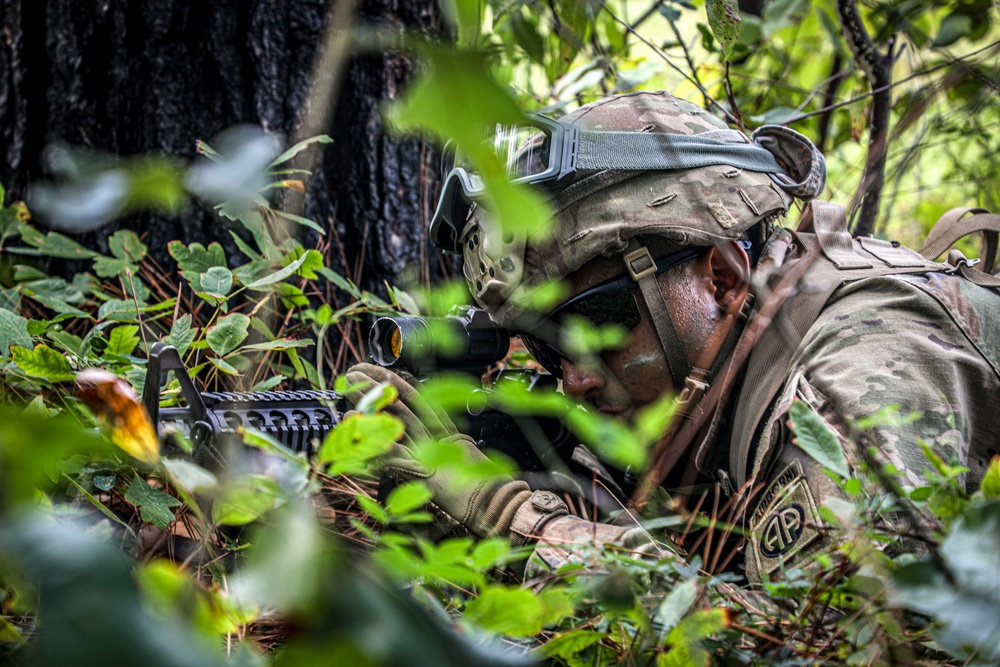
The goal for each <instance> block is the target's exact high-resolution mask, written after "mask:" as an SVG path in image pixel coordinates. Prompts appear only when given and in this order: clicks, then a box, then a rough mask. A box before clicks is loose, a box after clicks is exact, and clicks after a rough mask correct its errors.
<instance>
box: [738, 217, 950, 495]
mask: <svg viewBox="0 0 1000 667" xmlns="http://www.w3.org/2000/svg"><path fill="white" fill-rule="evenodd" d="M794 237H795V241H796V242H797V243H798V244H800V245H801V246H802V247H803V248H804V249H805V251H806V252H805V256H807V257H808V256H811V257H814V258H815V259H814V260H813V261H812V263H811V265H810V266H809V268H808V271H806V272H805V274H804V276H803V277H802V279H801V280H799V281H798V284H797V285H796V286H794V289H795V292H794V294H792V295H791V296H789V297H788V298H787V300H786V301H785V302H784V303H783V305H782V307H781V309H780V311H779V312H778V313H777V315H776V316H775V317H774V319H773V321H772V322H770V325H769V326H768V327H767V329H766V330H765V331H764V332H763V334H761V336H760V339H759V340H758V341H757V343H756V345H754V348H753V353H752V354H751V355H750V359H749V362H748V363H747V370H746V377H745V379H744V381H743V389H742V390H741V391H740V395H739V399H738V401H737V404H736V405H737V407H736V413H735V416H734V425H733V436H732V443H731V447H730V471H731V472H732V473H733V475H734V479H733V481H734V482H735V486H736V487H737V488H739V487H740V486H742V485H743V484H744V483H745V482H746V480H747V479H748V478H749V477H750V476H751V475H753V474H754V473H755V471H756V468H757V466H758V464H759V463H760V462H761V461H763V460H764V458H765V456H766V454H767V452H766V451H764V450H765V449H766V443H762V446H761V447H759V448H758V449H759V451H758V452H757V455H756V457H755V459H756V460H755V461H749V460H748V457H749V454H750V449H751V443H752V441H753V438H754V436H755V434H756V432H757V428H758V425H759V424H760V423H761V421H762V420H763V419H765V418H766V416H767V411H768V410H769V408H770V404H771V400H772V398H773V397H774V396H775V395H776V394H777V393H778V391H780V389H781V385H782V384H783V383H784V381H785V376H786V372H785V371H786V370H787V368H788V365H789V364H790V363H791V361H792V357H793V356H794V355H795V352H796V350H797V349H798V345H799V342H800V341H801V340H802V338H803V337H804V336H805V334H806V331H808V329H809V328H810V327H811V326H812V325H813V323H814V322H815V321H816V319H817V318H818V317H819V314H820V312H821V311H822V310H823V308H824V307H825V306H826V303H827V301H829V299H830V296H831V295H832V294H833V293H834V292H835V291H836V290H837V289H838V288H839V287H840V286H841V285H843V284H844V283H847V282H852V281H856V280H862V279H864V278H872V277H876V276H885V275H903V274H913V273H926V272H928V271H942V270H947V269H952V270H954V269H953V267H949V266H948V265H945V264H937V263H935V262H932V261H930V260H927V259H925V258H923V257H921V256H920V255H918V254H917V253H915V252H913V251H912V250H910V249H908V248H905V247H903V246H896V245H893V244H891V243H889V242H874V240H873V242H869V243H862V242H860V241H858V240H856V239H852V238H851V237H850V234H849V233H848V232H847V224H846V215H845V212H844V209H843V208H842V207H841V206H838V205H836V204H831V203H829V202H815V201H814V202H811V203H810V204H809V205H808V208H807V209H806V211H805V212H804V213H803V216H802V224H800V225H799V228H798V230H797V231H796V232H795V234H794ZM800 261H801V260H800ZM782 268H783V269H785V270H786V271H787V270H788V268H789V267H782ZM767 299H768V295H767V294H764V295H761V296H758V303H761V302H762V301H764V302H766V300H767Z"/></svg>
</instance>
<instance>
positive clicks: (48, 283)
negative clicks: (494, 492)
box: [0, 154, 1000, 666]
mask: <svg viewBox="0 0 1000 667" xmlns="http://www.w3.org/2000/svg"><path fill="white" fill-rule="evenodd" d="M290 157H291V156H290V155H289V154H285V156H282V158H280V159H278V160H276V161H275V162H274V163H273V164H272V165H271V166H270V168H271V170H272V172H276V173H277V172H280V169H281V163H282V161H283V160H287V159H289V158H290ZM285 182H286V183H287V181H285ZM220 214H221V215H222V216H223V218H224V220H225V221H228V222H227V224H229V225H230V233H232V234H233V235H234V239H235V242H236V244H237V245H238V247H239V248H240V249H241V251H242V254H243V256H242V257H240V258H227V257H225V255H224V253H223V251H222V248H221V246H219V245H218V244H217V243H213V244H210V245H209V246H207V247H205V246H202V245H200V244H189V245H185V244H183V243H181V242H179V241H177V242H174V243H172V244H171V246H170V254H171V256H172V257H173V258H174V260H175V261H176V262H177V271H174V270H173V269H172V268H171V269H170V270H166V269H164V268H163V267H160V266H157V265H156V264H155V263H154V262H153V261H152V260H151V259H150V258H149V256H148V254H147V249H146V247H145V246H144V245H143V243H142V240H141V238H139V237H138V236H137V235H136V234H135V233H133V232H130V231H120V232H116V233H115V234H114V235H113V236H112V237H111V239H110V247H111V256H103V255H100V254H98V253H96V252H94V251H92V250H89V249H87V248H84V247H82V246H80V245H79V244H77V243H76V242H74V241H73V240H71V239H70V238H68V237H66V236H64V235H61V234H58V233H56V232H49V233H43V232H41V231H39V230H38V229H37V228H35V227H34V226H32V224H31V222H30V219H29V216H28V213H27V209H26V208H24V206H23V205H21V204H10V205H5V206H4V207H3V208H2V211H0V252H2V254H0V261H2V262H4V265H5V269H6V271H7V273H6V275H7V278H6V279H5V283H4V285H3V289H2V290H0V343H2V344H0V357H2V360H0V363H2V365H3V375H2V382H0V402H2V404H3V406H2V410H3V414H2V415H0V503H2V504H0V513H2V514H0V516H2V520H3V523H2V528H0V562H2V569H0V611H2V616H0V656H2V657H3V659H4V660H5V661H8V662H11V663H13V664H26V665H55V664H60V665H61V664H67V663H69V664H76V665H81V664H82V665H88V664H126V663H128V664H148V665H181V664H183V665H223V664H225V665H244V664H246V665H270V664H280V665H300V664H301V665H311V664H316V663H318V662H320V661H323V662H324V663H331V662H332V663H334V664H336V662H337V661H338V660H351V661H352V664H355V663H356V664H376V665H382V664H385V665H396V664H399V665H403V664H440V665H448V664H455V665H458V664H461V665H467V664H515V663H516V664H521V663H523V662H525V661H530V660H539V661H549V662H552V663H554V664H566V665H573V666H577V665H610V664H626V665H630V664H631V665H653V664H655V665H659V666H674V665H676V666H681V665H706V664H733V665H737V664H739V665H801V664H852V665H882V664H955V665H965V664H992V663H995V662H996V661H997V660H1000V639H998V637H1000V634H998V633H1000V630H998V627H997V626H998V624H1000V620H997V619H1000V578H998V569H997V563H1000V542H998V538H997V536H998V535H1000V462H998V461H997V460H995V461H994V462H993V465H992V466H991V468H990V472H989V474H988V475H987V476H986V479H985V480H984V482H983V485H982V489H981V490H980V491H979V492H977V493H975V494H972V495H971V496H969V495H967V493H966V491H965V489H964V486H963V484H962V481H961V480H962V475H963V472H964V470H963V469H962V468H960V467H958V466H957V465H956V464H955V463H954V462H948V461H944V460H942V459H940V458H939V457H938V456H937V455H935V454H934V453H933V452H932V451H931V450H929V449H927V450H926V451H927V455H928V469H927V475H926V477H927V479H928V483H927V484H926V485H924V486H921V487H918V488H907V487H905V486H903V484H902V482H901V481H900V477H899V476H898V475H897V472H896V471H895V470H894V469H893V468H892V467H891V466H890V465H888V464H886V463H885V462H884V461H883V460H882V459H881V457H880V454H879V452H878V450H877V449H876V448H874V447H867V448H865V449H863V453H864V456H862V457H861V458H860V461H859V462H858V464H857V465H856V466H855V468H854V469H853V470H850V471H847V474H846V475H843V476H842V475H838V474H836V473H833V472H831V476H832V477H833V478H834V479H836V480H837V481H838V483H839V484H840V485H841V488H842V489H843V491H844V499H842V500H834V501H829V502H827V503H826V504H825V506H824V507H823V508H822V509H821V514H822V516H823V519H824V525H823V526H817V528H818V529H821V530H822V531H824V532H826V533H828V534H830V535H831V536H832V537H833V539H832V540H830V544H831V545H832V546H831V547H829V548H827V549H825V550H823V551H820V552H819V553H816V554H813V555H811V556H809V557H808V558H805V559H800V562H798V563H797V564H796V567H795V568H793V569H786V570H784V571H780V572H778V573H776V574H775V575H774V576H773V577H772V579H771V580H770V581H769V582H766V583H765V584H763V585H762V586H756V587H754V586H749V585H747V584H746V582H745V581H744V580H743V579H742V576H741V574H740V569H739V562H740V559H741V558H742V556H741V554H740V552H739V551H738V547H739V546H740V539H741V538H740V534H741V530H740V525H739V524H738V522H736V521H734V520H733V519H732V517H731V516H730V514H731V513H730V512H729V510H730V508H729V507H728V506H727V503H726V499H725V498H722V497H720V496H719V492H718V490H717V489H716V490H715V491H714V495H713V493H712V492H711V491H709V492H708V493H707V494H706V495H705V496H704V497H703V498H701V501H700V502H697V503H695V509H694V510H693V511H688V510H685V509H683V508H680V507H675V508H674V510H673V512H672V513H671V514H669V515H668V516H666V517H659V518H656V519H653V520H652V521H650V523H649V524H648V525H649V528H650V529H651V530H653V531H654V532H655V533H656V534H658V535H660V536H661V537H662V539H663V540H664V543H665V544H666V543H672V544H681V545H684V546H685V547H686V548H687V551H686V552H685V551H683V550H681V549H680V548H677V549H675V550H674V551H671V552H669V553H670V555H669V556H666V557H663V558H661V559H659V560H657V559H652V558H649V557H647V556H643V555H641V554H637V553H632V552H629V551H627V550H624V549H621V548H616V547H613V546H598V545H589V547H588V546H587V545H584V546H583V548H581V549H580V550H579V552H578V553H577V562H576V563H574V564H572V565H568V566H566V567H564V568H563V569H561V570H559V571H557V572H552V573H550V574H549V575H547V576H545V577H542V578H535V579H531V580H528V581H523V582H522V581H520V580H519V578H518V577H517V576H516V574H514V573H516V572H519V571H521V565H519V563H520V562H521V561H522V560H523V559H524V558H525V557H526V556H527V555H528V553H526V552H523V551H517V550H512V549H511V547H510V545H509V544H507V543H506V542H504V541H501V540H485V541H480V542H474V541H473V540H472V539H471V538H469V537H464V536H457V537H454V536H453V537H448V538H445V539H442V538H441V537H440V535H437V536H435V537H432V536H431V532H430V531H427V530H425V527H426V526H427V524H429V523H433V520H434V517H433V515H431V514H430V513H428V512H427V511H426V508H425V505H426V503H427V501H428V500H429V494H428V492H427V490H426V488H424V487H423V486H422V485H421V484H419V483H408V484H404V485H401V486H398V487H396V488H395V489H394V490H393V491H392V492H391V493H389V494H387V496H386V497H385V498H384V499H383V500H382V501H381V502H379V501H378V500H376V497H377V471H375V470H373V469H372V465H371V464H372V462H373V461H375V460H376V459H377V458H378V456H379V455H380V454H381V453H383V452H384V451H385V450H386V447H387V446H388V445H389V443H391V441H392V440H393V439H395V438H398V437H400V434H401V425H400V424H399V423H398V422H396V421H395V420H394V418H392V417H390V416H388V415H386V414H384V413H382V412H381V410H382V408H384V407H385V405H386V404H387V403H388V402H389V401H391V400H392V399H393V396H392V395H391V392H390V393H388V394H386V393H380V392H382V391H383V389H381V388H379V389H378V390H377V391H376V393H375V394H373V395H371V396H370V400H366V401H365V402H364V405H361V406H359V407H358V411H359V413H358V414H355V415H352V416H351V417H350V419H351V420H352V423H351V424H350V428H338V429H335V430H334V431H333V432H332V433H331V435H330V436H329V437H328V438H327V439H326V441H325V442H323V443H317V448H316V451H315V454H314V455H313V456H311V457H306V456H305V455H303V454H296V453H293V452H290V451H288V450H287V449H285V448H283V447H282V446H281V443H278V442H275V441H273V440H271V439H269V438H268V437H266V436H264V435H262V434H260V433H254V432H252V431H248V432H246V433H245V434H244V435H245V439H246V444H247V445H249V447H247V448H246V449H243V450H239V453H238V454H236V455H234V458H233V459H232V460H230V461H228V464H227V465H226V466H225V467H221V468H214V469H209V468H206V467H203V466H200V465H197V464H196V463H194V462H193V461H192V459H191V458H190V457H189V456H186V455H185V454H184V452H183V446H184V444H185V443H184V442H183V438H181V440H182V442H181V447H180V448H179V449H178V448H174V449H164V448H162V446H161V443H160V442H159V441H158V439H157V438H156V437H155V435H151V431H150V429H149V424H148V423H145V422H144V421H143V416H142V413H141V411H140V410H139V406H138V403H137V402H136V400H135V398H134V396H132V395H131V393H130V388H132V389H134V390H136V391H137V392H139V393H141V392H142V389H143V387H144V383H145V381H146V378H145V364H146V358H147V354H148V350H149V348H150V346H151V345H152V344H153V343H154V342H157V341H162V342H166V343H168V344H171V345H174V346H175V347H176V348H177V349H178V350H179V351H180V352H181V354H182V356H183V358H184V360H185V363H186V365H187V366H188V368H189V369H190V370H191V373H192V375H193V376H194V377H195V378H196V381H197V383H198V385H199V387H200V388H202V389H203V390H209V389H244V390H246V389H250V390H254V391H262V390H267V389H273V388H277V387H286V388H288V387H292V386H295V385H299V386H302V385H310V386H313V387H317V388H324V387H326V386H327V385H328V384H330V385H332V386H335V387H336V388H338V389H343V388H344V381H343V379H340V380H338V381H336V382H330V381H329V380H328V378H332V377H334V375H335V373H334V372H333V371H334V370H335V369H336V370H343V369H344V368H345V367H346V366H347V365H348V364H349V363H350V362H351V361H352V360H355V359H358V358H360V357H361V349H360V343H359V342H358V340H359V335H358V334H359V332H360V325H359V319H360V318H361V317H363V316H365V315H368V314H373V313H382V312H390V311H397V310H399V309H400V308H401V303H400V302H401V301H403V302H406V303H408V304H409V303H410V299H409V297H407V296H406V295H405V294H403V293H401V292H398V291H397V290H392V289H390V295H391V296H392V299H390V301H389V302H387V301H385V300H383V299H380V298H379V297H377V296H375V295H373V294H371V293H368V292H365V291H362V290H360V289H358V288H357V287H356V286H355V284H354V283H353V282H351V281H349V280H347V279H346V278H344V277H342V276H340V275H338V274H336V273H335V272H333V271H332V270H331V269H329V268H328V264H329V261H328V260H329V256H330V255H329V253H330V252H332V251H333V249H334V247H335V246H336V244H335V243H330V242H326V241H324V240H323V239H322V237H321V238H320V242H319V244H318V246H317V247H316V248H305V247H303V246H302V244H301V243H300V242H298V241H296V240H295V236H296V235H295V234H294V233H292V232H290V231H289V229H288V228H287V227H286V226H285V225H282V224H278V222H279V221H280V220H282V214H281V213H278V212H275V211H273V210H272V209H270V208H269V206H268V204H267V201H266V200H265V199H263V198H255V199H254V200H253V201H252V202H251V203H250V204H248V205H243V206H237V205H235V204H224V205H223V206H221V207H220ZM287 222H288V223H289V224H296V225H298V224H301V225H306V226H312V225H311V224H310V223H309V221H305V220H289V221H287ZM31 257H35V258H39V259H41V260H44V259H45V258H70V259H76V260H85V261H88V262H90V263H91V268H90V269H89V270H88V271H84V272H81V273H78V274H77V275H75V276H73V277H72V279H64V278H61V277H56V276H50V275H47V274H46V273H44V272H43V271H42V270H41V269H40V268H39V267H40V266H44V262H40V261H34V262H29V261H28V260H25V259H23V258H31ZM231 266H235V268H230V267H231ZM411 307H412V306H411ZM332 333H336V334H337V335H336V336H333V335H330V334H332ZM331 341H336V345H337V346H338V347H337V349H331V348H330V345H331ZM313 345H315V347H314V348H313V349H312V350H311V353H310V354H308V355H307V354H304V351H305V349H307V348H310V347H312V346H313ZM91 369H102V370H104V371H106V372H107V373H108V375H96V376H95V375H93V374H91V375H87V374H86V373H87V372H90V371H91ZM87 378H89V379H87ZM445 382H447V381H446V380H445ZM452 382H453V383H452V384H446V386H445V388H444V389H440V390H439V391H438V393H437V395H438V396H442V397H444V396H451V397H452V399H454V397H455V396H458V397H459V398H460V399H461V400H459V401H458V402H459V403H461V402H463V401H464V394H463V392H467V391H469V385H468V383H467V381H466V383H465V384H462V383H457V384H456V383H454V381H452ZM126 383H127V384H126ZM78 385H79V386H78ZM178 391H179V386H178V385H177V383H176V381H175V382H173V383H171V384H168V385H167V386H166V387H165V389H164V391H163V392H162V393H161V400H162V401H163V404H164V405H168V404H170V403H171V402H172V401H176V398H177V393H178ZM433 391H434V390H433V387H431V388H430V391H429V393H430V395H434V393H433ZM88 392H89V393H88ZM498 395H499V397H500V398H499V399H498V400H499V401H500V402H501V403H503V402H504V401H506V405H507V406H508V407H510V406H514V407H517V408H518V409H528V408H533V409H535V410H539V409H542V410H548V411H549V414H555V415H560V416H563V417H566V418H567V419H569V421H571V422H573V424H572V427H573V429H574V432H575V433H576V435H578V436H579V437H580V438H581V439H582V440H584V441H589V442H590V444H594V445H597V450H598V452H599V453H611V454H612V455H613V454H614V453H615V452H618V453H619V456H622V454H621V452H626V453H627V456H641V454H642V453H643V452H644V451H645V449H644V447H645V446H648V444H649V442H651V441H652V440H655V437H656V433H657V428H661V427H662V425H663V424H662V423H661V422H662V418H661V419H659V420H658V419H657V418H656V416H655V415H653V414H650V415H647V417H646V418H645V420H643V419H640V420H639V422H640V424H639V429H638V430H639V431H640V432H639V433H634V432H630V431H629V430H628V429H625V428H624V427H622V426H621V425H616V424H614V423H611V422H607V421H604V420H602V419H601V418H600V417H599V416H590V417H588V416H580V414H579V411H577V410H575V409H573V408H572V406H570V405H569V404H568V403H567V402H566V401H565V399H564V398H562V397H560V396H558V395H555V394H551V395H537V394H536V395H531V396H527V397H526V396H525V395H524V394H523V393H521V394H518V393H517V392H516V391H514V392H511V393H509V394H503V393H502V392H501V393H499V394H498ZM452 407H453V406H452ZM101 415H103V416H104V417H105V419H104V420H102V419H100V418H99V417H100V416H101ZM882 418H884V419H894V418H898V417H897V416H895V415H894V413H893V412H892V411H891V410H887V411H886V412H885V413H884V415H883V416H882ZM807 426H809V425H807ZM807 426H798V428H806V427H807ZM811 426H815V425H811ZM865 426H870V424H869V425H864V424H862V425H859V429H860V430H859V432H858V434H857V435H858V437H857V440H858V442H859V443H861V445H862V447H865V446H866V441H865V438H864V435H863V428H864V427H865ZM643 431H644V432H643ZM813 436H814V437H816V438H823V437H825V436H824V435H823V433H822V432H821V431H820V432H814V433H813ZM188 444H189V443H188ZM431 449H433V448H431ZM442 452H444V453H442ZM423 456H426V457H431V458H433V459H434V463H435V465H438V466H441V465H450V466H457V467H461V464H459V463H456V457H450V458H449V456H448V454H447V450H446V449H440V450H438V451H437V452H436V453H435V452H434V451H426V452H424V453H423ZM434 457H436V458H434ZM628 462H629V461H624V463H628ZM459 472H461V473H463V474H466V475H468V476H469V477H470V479H471V478H475V476H476V475H477V474H480V473H479V472H478V471H475V470H465V471H461V470H459ZM571 500H573V499H571Z"/></svg>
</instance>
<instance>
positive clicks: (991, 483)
mask: <svg viewBox="0 0 1000 667" xmlns="http://www.w3.org/2000/svg"><path fill="white" fill-rule="evenodd" d="M979 490H980V491H982V492H983V495H984V496H986V497H987V498H988V499H989V500H1000V455H997V456H994V457H993V458H992V459H990V465H989V466H988V467H987V468H986V474H985V475H983V481H982V483H981V484H980V485H979Z"/></svg>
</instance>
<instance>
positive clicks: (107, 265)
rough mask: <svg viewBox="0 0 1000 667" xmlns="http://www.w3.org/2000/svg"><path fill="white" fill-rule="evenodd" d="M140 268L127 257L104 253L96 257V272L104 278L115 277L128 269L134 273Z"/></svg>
mask: <svg viewBox="0 0 1000 667" xmlns="http://www.w3.org/2000/svg"><path fill="white" fill-rule="evenodd" d="M138 270H139V268H138V267H137V266H136V265H135V264H133V263H132V262H130V261H128V260H125V259H116V258H114V257H105V256H103V255H98V256H97V257H96V258H95V259H94V273H96V274H97V275H99V276H100V277H102V278H113V277H115V276H118V275H120V274H123V273H125V272H126V271H128V272H129V273H133V274H134V273H136V272H138Z"/></svg>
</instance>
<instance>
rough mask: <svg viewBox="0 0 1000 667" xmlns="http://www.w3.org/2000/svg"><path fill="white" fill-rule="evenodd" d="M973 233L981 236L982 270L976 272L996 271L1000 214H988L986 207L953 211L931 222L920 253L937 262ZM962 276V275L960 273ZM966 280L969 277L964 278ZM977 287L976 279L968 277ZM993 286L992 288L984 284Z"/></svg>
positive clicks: (987, 272)
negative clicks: (951, 248) (961, 239)
mask: <svg viewBox="0 0 1000 667" xmlns="http://www.w3.org/2000/svg"><path fill="white" fill-rule="evenodd" d="M975 232H982V233H983V252H982V260H983V268H982V271H977V273H985V274H992V273H993V272H994V271H995V270H996V259H997V247H998V245H1000V243H998V241H1000V215H996V214H994V213H990V212H989V211H988V210H986V209H985V208H976V207H963V208H953V209H951V210H950V211H948V212H947V213H945V214H944V215H942V216H941V217H940V218H938V221H937V222H936V223H934V227H933V229H931V233H930V234H928V235H927V241H926V242H925V243H924V247H923V248H921V249H920V254H921V255H923V256H924V257H926V258H927V259H937V258H938V257H940V256H941V255H943V254H944V252H945V251H946V250H948V248H950V247H951V246H953V245H954V244H955V242H956V241H958V240H959V239H960V238H962V237H964V236H968V235H969V234H972V233H975ZM963 275H964V273H963ZM967 277H968V276H967ZM969 279H970V280H972V282H975V283H977V284H981V283H979V281H978V280H976V279H973V278H969ZM987 286H989V287H992V286H993V285H987Z"/></svg>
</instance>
